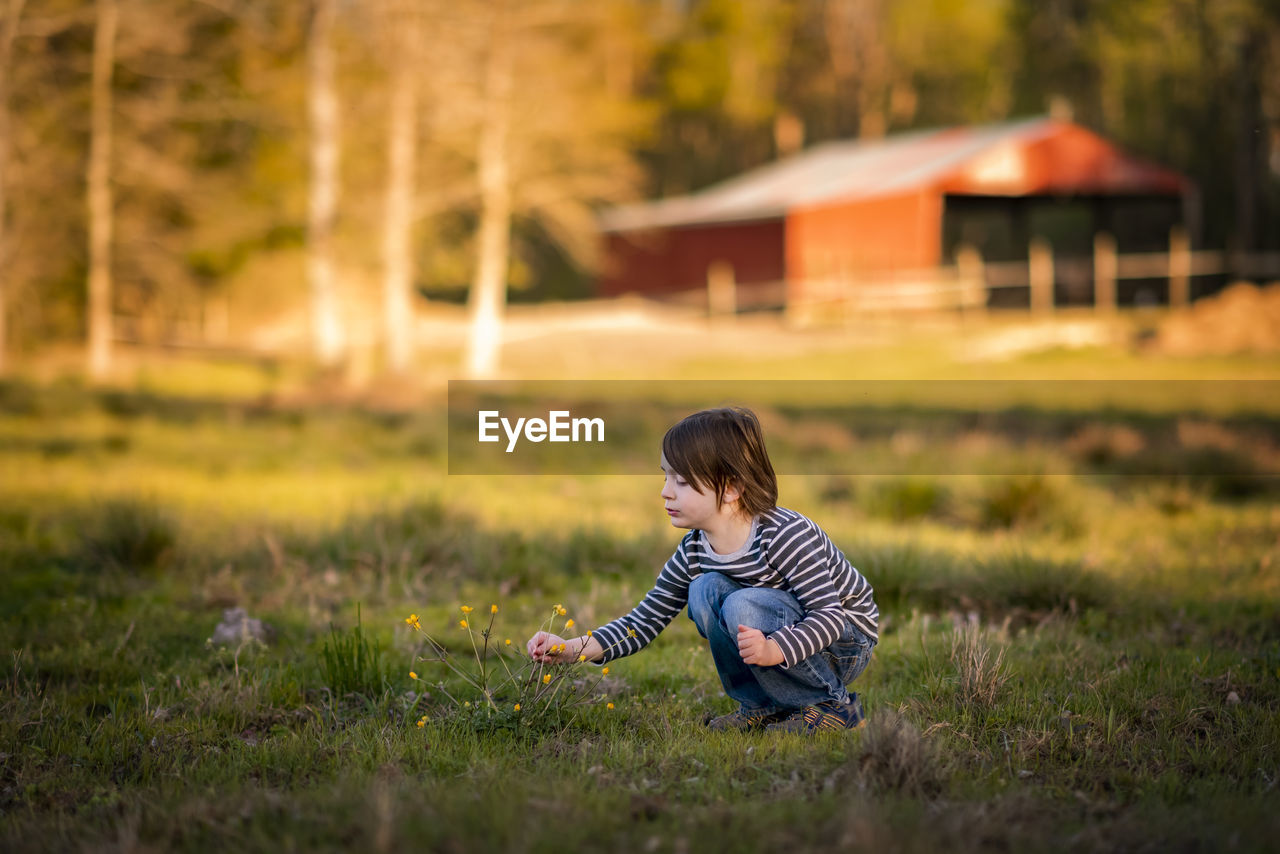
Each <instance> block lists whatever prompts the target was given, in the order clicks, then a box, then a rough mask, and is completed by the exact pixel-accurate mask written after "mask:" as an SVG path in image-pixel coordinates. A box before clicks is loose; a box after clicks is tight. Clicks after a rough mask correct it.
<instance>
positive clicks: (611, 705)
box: [605, 703, 613, 712]
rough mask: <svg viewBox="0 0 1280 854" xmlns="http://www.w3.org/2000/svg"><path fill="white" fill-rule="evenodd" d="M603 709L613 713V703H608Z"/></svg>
mask: <svg viewBox="0 0 1280 854" xmlns="http://www.w3.org/2000/svg"><path fill="white" fill-rule="evenodd" d="M605 708H606V709H608V710H609V711H611V712H612V711H613V703H610V704H609V705H607V706H605Z"/></svg>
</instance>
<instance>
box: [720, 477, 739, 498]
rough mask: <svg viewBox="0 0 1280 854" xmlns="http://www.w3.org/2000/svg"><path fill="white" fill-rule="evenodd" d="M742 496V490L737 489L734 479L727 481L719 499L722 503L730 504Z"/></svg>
mask: <svg viewBox="0 0 1280 854" xmlns="http://www.w3.org/2000/svg"><path fill="white" fill-rule="evenodd" d="M741 497H742V490H740V489H738V484H737V483H736V482H735V481H732V480H731V481H729V482H728V483H727V484H726V485H725V488H724V497H723V498H722V499H721V503H722V504H732V503H733V502H735V501H737V500H738V499H739V498H741Z"/></svg>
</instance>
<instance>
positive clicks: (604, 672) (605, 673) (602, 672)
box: [600, 667, 609, 676]
mask: <svg viewBox="0 0 1280 854" xmlns="http://www.w3.org/2000/svg"><path fill="white" fill-rule="evenodd" d="M600 675H601V676H608V675H609V668H607V667H601V668H600Z"/></svg>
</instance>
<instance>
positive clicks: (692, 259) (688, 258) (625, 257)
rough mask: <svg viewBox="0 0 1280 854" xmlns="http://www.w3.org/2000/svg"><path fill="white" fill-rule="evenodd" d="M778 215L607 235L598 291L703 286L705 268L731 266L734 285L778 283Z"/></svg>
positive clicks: (781, 229)
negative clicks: (723, 264) (765, 218)
mask: <svg viewBox="0 0 1280 854" xmlns="http://www.w3.org/2000/svg"><path fill="white" fill-rule="evenodd" d="M785 230H786V229H785V225H784V223H783V221H782V220H781V219H776V220H768V221H763V222H743V223H728V224H721V225H704V226H686V227H682V228H670V229H652V230H648V231H643V232H621V233H619V232H614V233H610V234H608V235H607V239H606V246H605V250H606V260H605V268H604V270H603V272H602V274H601V277H600V293H601V294H602V295H604V296H619V295H621V294H625V293H639V294H646V295H653V296H662V295H671V294H675V293H679V292H681V291H691V290H701V289H703V288H705V287H706V286H707V268H708V267H709V266H710V265H711V264H713V263H715V262H716V261H728V262H729V263H730V264H732V265H733V270H734V277H735V279H736V280H737V282H738V284H744V285H749V284H758V283H764V282H778V281H781V280H782V279H783V278H784V277H785V273H786V270H785V267H784V234H785Z"/></svg>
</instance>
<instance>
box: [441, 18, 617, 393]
mask: <svg viewBox="0 0 1280 854" xmlns="http://www.w3.org/2000/svg"><path fill="white" fill-rule="evenodd" d="M452 17H453V20H452V21H451V22H448V23H447V26H448V28H449V31H450V33H451V34H452V33H456V34H457V37H456V38H455V39H453V42H454V48H453V50H452V51H451V53H450V56H453V57H456V59H454V60H453V61H452V62H451V64H453V65H454V67H455V68H458V69H461V74H460V76H459V77H458V78H457V79H456V84H457V85H456V87H453V88H451V89H450V90H449V91H448V93H447V96H448V99H449V104H448V105H447V106H446V105H443V104H442V105H440V106H439V109H441V110H443V111H445V112H446V113H447V114H449V115H450V116H453V117H456V118H457V124H458V125H459V126H460V127H461V129H462V130H463V132H464V133H465V134H466V135H467V136H468V137H469V138H470V139H471V140H472V141H473V146H474V148H473V150H474V152H475V172H476V176H477V188H478V199H477V207H478V210H477V211H476V218H477V223H478V224H477V235H476V260H475V266H474V268H473V270H472V281H471V291H470V312H471V318H472V326H471V333H470V336H469V342H468V347H467V355H466V365H465V368H466V370H467V372H468V374H470V375H471V376H487V375H491V374H492V373H493V372H494V371H495V370H496V368H497V363H498V357H499V353H500V346H501V337H502V316H503V312H504V307H505V305H506V294H507V285H508V282H509V280H510V268H511V243H510V241H511V234H512V222H513V219H515V218H528V219H530V220H535V221H537V223H538V224H539V227H540V228H541V229H542V230H543V231H544V232H545V233H546V234H548V235H551V236H552V238H553V239H554V240H555V241H556V242H557V243H558V244H559V245H560V246H561V247H563V248H564V249H565V251H566V252H567V253H569V254H570V255H572V256H573V257H575V258H577V259H579V260H580V261H581V263H583V264H585V265H588V266H589V265H590V264H591V263H593V253H594V251H595V241H596V226H595V218H594V214H593V210H594V207H595V206H597V205H599V204H600V203H602V202H611V201H618V200H620V199H622V198H625V197H627V196H629V195H631V194H632V193H633V192H634V185H635V183H636V173H635V169H634V167H633V165H632V163H631V160H630V157H629V155H628V150H627V148H628V145H629V144H630V142H631V140H632V138H633V136H634V133H635V127H636V115H637V114H636V113H635V112H634V110H633V109H632V105H631V104H630V99H628V98H624V97H620V92H619V88H618V84H617V81H616V79H614V82H613V84H612V85H611V83H610V80H611V74H610V72H609V70H608V69H610V68H611V67H613V68H614V69H615V71H614V72H613V73H614V74H616V73H617V72H616V63H617V59H616V58H615V57H610V56H608V55H607V54H606V53H605V51H604V48H605V47H607V46H609V45H613V44H617V43H618V42H619V39H621V38H623V37H621V36H611V35H610V33H612V32H613V30H612V28H613V27H615V26H620V25H625V24H626V23H627V19H626V16H625V15H621V14H615V11H614V4H612V3H609V2H604V3H599V4H595V5H594V6H592V7H591V8H584V7H583V6H582V4H579V3H576V2H572V0H525V2H522V3H519V4H513V3H506V2H493V3H477V2H464V3H455V4H454V6H453V12H452ZM459 47H461V49H462V53H461V55H459V54H458V53H457V52H455V51H456V50H457V49H458V48H459ZM442 97H443V96H442Z"/></svg>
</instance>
